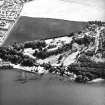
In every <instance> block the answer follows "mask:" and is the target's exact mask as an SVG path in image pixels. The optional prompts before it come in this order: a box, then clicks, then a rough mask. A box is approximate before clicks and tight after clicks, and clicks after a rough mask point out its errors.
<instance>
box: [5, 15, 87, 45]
mask: <svg viewBox="0 0 105 105" xmlns="http://www.w3.org/2000/svg"><path fill="white" fill-rule="evenodd" d="M85 24H86V23H85V22H75V21H67V20H59V19H49V18H32V17H25V16H22V17H20V19H19V21H18V22H17V23H16V25H15V26H14V28H13V29H12V31H11V32H10V34H9V37H8V38H7V40H6V42H5V43H4V45H9V44H12V43H13V42H24V41H29V40H37V39H45V38H52V37H58V36H64V35H69V34H70V33H71V32H76V31H78V30H81V28H82V27H84V25H85Z"/></svg>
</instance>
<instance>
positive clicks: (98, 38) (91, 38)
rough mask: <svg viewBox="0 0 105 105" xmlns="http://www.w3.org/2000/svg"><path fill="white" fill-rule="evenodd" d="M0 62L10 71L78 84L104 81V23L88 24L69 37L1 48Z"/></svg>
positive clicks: (27, 42)
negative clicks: (56, 76) (64, 78)
mask: <svg viewBox="0 0 105 105" xmlns="http://www.w3.org/2000/svg"><path fill="white" fill-rule="evenodd" d="M0 58H1V59H2V60H4V61H9V62H10V65H11V66H13V68H18V69H23V70H25V71H29V72H37V73H40V74H45V73H48V72H50V73H55V74H59V75H60V76H67V77H69V78H70V79H73V80H75V81H78V82H87V81H91V80H93V79H96V78H102V79H105V67H104V65H105V23H104V22H101V21H95V22H88V24H87V25H86V26H85V28H83V29H82V30H80V31H78V32H74V33H70V34H69V35H65V36H60V37H56V38H50V39H41V40H34V41H26V42H24V43H14V44H13V45H12V46H9V47H1V48H0Z"/></svg>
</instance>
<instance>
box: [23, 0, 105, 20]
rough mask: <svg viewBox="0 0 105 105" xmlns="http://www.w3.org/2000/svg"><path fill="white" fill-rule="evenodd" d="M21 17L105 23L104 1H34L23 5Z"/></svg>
mask: <svg viewBox="0 0 105 105" xmlns="http://www.w3.org/2000/svg"><path fill="white" fill-rule="evenodd" d="M21 15H22V16H29V17H40V18H55V19H64V20H73V21H92V20H101V21H105V0H34V1H32V2H29V3H26V4H24V7H23V10H22V13H21Z"/></svg>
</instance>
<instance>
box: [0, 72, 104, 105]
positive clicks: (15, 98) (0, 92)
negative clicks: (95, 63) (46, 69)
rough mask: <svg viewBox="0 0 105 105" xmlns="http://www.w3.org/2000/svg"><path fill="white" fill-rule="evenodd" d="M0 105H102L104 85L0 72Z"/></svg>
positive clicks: (48, 76) (47, 76)
mask: <svg viewBox="0 0 105 105" xmlns="http://www.w3.org/2000/svg"><path fill="white" fill-rule="evenodd" d="M31 77H33V79H34V80H32V78H31ZM26 78H28V80H26ZM24 79H25V80H24ZM0 105H105V85H104V83H97V84H78V83H73V82H67V81H64V80H58V78H57V79H55V78H54V77H53V79H52V78H50V75H46V76H44V77H40V76H38V75H35V76H33V74H28V73H27V74H25V73H21V72H17V71H9V70H7V71H0Z"/></svg>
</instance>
